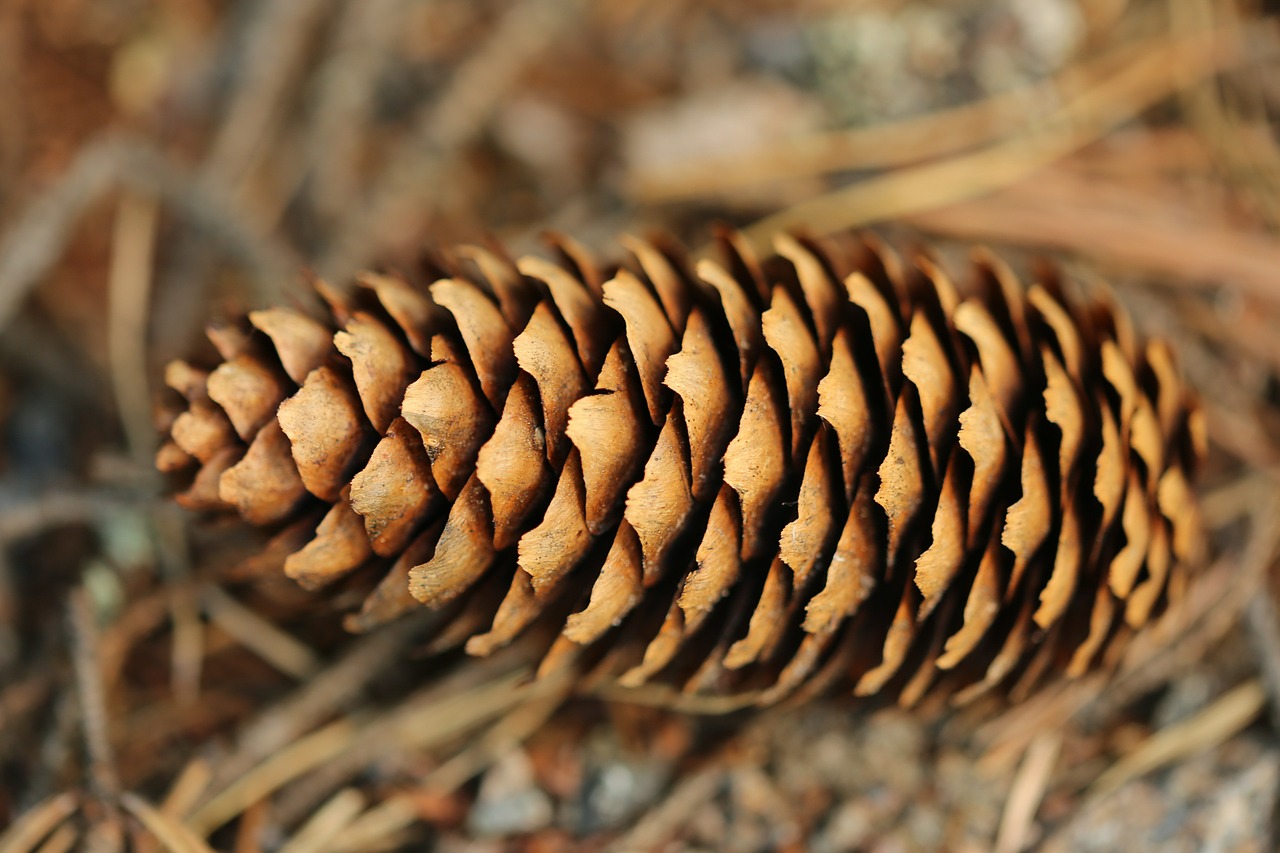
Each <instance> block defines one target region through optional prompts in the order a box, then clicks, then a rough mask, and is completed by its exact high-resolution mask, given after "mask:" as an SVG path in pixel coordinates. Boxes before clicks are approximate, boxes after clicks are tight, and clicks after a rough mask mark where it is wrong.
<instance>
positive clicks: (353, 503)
mask: <svg viewBox="0 0 1280 853" xmlns="http://www.w3.org/2000/svg"><path fill="white" fill-rule="evenodd" d="M624 243H625V246H626V248H627V250H628V252H629V254H630V258H629V260H628V261H627V262H626V263H625V264H623V265H622V266H620V267H617V268H616V269H613V268H610V269H607V270H602V269H601V268H600V267H599V266H598V265H597V264H596V262H595V261H593V260H592V259H590V258H589V257H588V256H587V254H586V253H585V252H583V251H582V250H581V248H580V247H578V246H576V245H575V244H573V243H572V242H570V241H568V240H564V239H558V240H557V241H556V242H555V254H556V256H557V257H556V260H555V261H554V262H553V261H548V260H543V259H539V258H532V257H530V258H523V259H521V260H520V261H518V262H515V263H511V262H509V261H507V260H505V259H503V258H500V257H498V256H497V255H495V254H494V253H492V252H489V251H487V250H483V249H477V248H465V249H459V250H458V251H457V253H456V255H455V256H454V257H452V258H451V259H450V260H448V261H446V262H441V266H440V268H438V269H433V271H432V273H431V279H432V283H431V284H429V285H426V286H422V285H418V284H413V283H410V282H408V281H407V280H406V279H404V278H402V277H399V276H394V275H392V276H386V275H372V274H370V275H366V276H363V277H361V278H360V280H359V285H360V287H358V288H356V291H355V293H354V294H353V295H350V296H338V295H336V294H335V293H334V291H332V290H331V289H330V288H328V287H326V286H324V285H319V286H318V287H319V290H320V292H321V294H322V295H323V296H324V297H325V300H326V302H327V303H328V317H327V319H326V320H324V321H317V320H315V319H312V318H310V317H307V316H305V315H303V314H301V313H298V312H295V311H292V310H289V309H284V308H274V309H270V310H266V311H256V312H253V313H251V314H250V315H249V316H248V317H247V318H245V319H244V320H243V321H240V322H238V323H233V324H229V325H222V326H217V327H214V328H211V329H210V330H209V336H210V338H211V340H212V341H213V343H214V345H215V346H216V348H217V350H218V351H219V353H220V354H221V357H222V359H223V360H222V363H221V364H219V365H218V366H217V367H215V368H214V369H213V370H212V371H211V372H206V371H204V370H201V369H199V368H196V367H193V366H191V365H189V364H187V363H185V362H175V363H173V364H171V365H169V368H168V370H167V373H166V381H167V383H168V384H169V385H170V386H171V387H172V388H174V389H175V390H176V391H178V392H179V393H180V394H181V395H182V397H184V398H185V401H186V408H185V410H184V411H182V412H181V413H180V414H176V417H173V418H172V419H171V421H170V435H171V441H170V442H169V443H167V444H166V445H165V446H164V448H163V449H162V450H161V451H160V455H159V459H158V464H159V467H160V468H161V469H163V470H165V471H170V472H177V471H194V477H193V479H192V480H191V483H190V487H189V488H188V489H187V490H186V491H185V492H183V493H182V494H181V495H179V496H178V500H179V501H180V502H182V503H183V504H184V505H186V506H188V507H191V508H194V509H202V510H222V509H234V510H235V511H237V512H239V513H240V515H241V516H243V517H244V518H245V519H246V520H248V521H249V522H251V523H252V524H255V525H266V526H272V527H279V528H280V532H279V533H278V535H277V536H276V541H275V544H274V546H273V547H274V549H275V550H276V552H278V553H282V554H288V557H287V559H285V560H284V562H283V568H284V572H285V574H287V575H288V576H289V577H291V578H293V579H295V580H296V581H297V582H298V583H300V584H302V585H303V586H305V587H308V588H311V589H319V588H321V587H324V586H326V585H328V584H331V583H333V582H334V581H336V580H337V579H339V578H344V577H348V578H349V577H351V576H355V577H361V576H364V575H368V574H376V575H377V576H378V577H377V580H376V583H375V582H373V581H367V582H368V583H369V584H370V585H371V591H370V592H369V593H368V595H367V598H365V601H364V605H363V608H362V609H361V610H360V611H359V612H358V613H353V614H351V615H349V616H348V619H347V624H348V626H349V627H350V628H351V629H352V630H357V631H358V630H365V629H367V628H369V627H371V626H373V625H376V624H378V623H382V622H385V621H387V620H390V619H392V618H394V617H396V616H398V615H401V614H403V613H405V612H406V611H409V610H411V609H413V608H415V607H418V606H421V605H425V606H427V607H432V608H451V609H450V610H449V611H448V612H449V614H450V616H449V620H448V622H449V625H448V628H447V629H446V634H447V636H448V637H452V638H455V639H456V640H457V641H462V640H465V643H466V649H467V651H468V652H470V653H472V654H475V655H485V654H488V653H490V652H491V651H493V650H494V649H496V648H498V647H500V646H503V645H505V644H507V643H509V642H511V641H512V640H513V639H515V638H516V637H517V635H520V634H521V633H522V632H526V629H528V628H530V626H531V625H533V624H534V623H535V622H537V623H539V624H543V625H546V624H550V625H551V626H552V627H553V629H554V633H555V634H556V635H557V636H556V639H555V640H554V641H553V642H550V643H549V644H547V651H546V654H545V656H544V657H543V658H542V671H543V672H546V671H548V670H551V669H555V668H558V667H561V666H564V665H567V664H568V662H569V661H571V660H572V661H576V662H577V665H583V666H585V665H586V662H589V663H590V664H591V665H592V666H594V667H595V671H596V672H598V673H605V674H608V675H610V676H614V677H616V678H617V679H618V680H619V681H620V682H621V684H623V685H640V684H642V683H645V682H648V681H657V682H661V683H666V684H672V685H676V686H679V687H682V688H683V689H684V690H686V691H691V692H693V691H697V692H707V693H716V694H734V695H739V696H746V697H749V698H750V699H752V700H754V701H758V702H761V703H764V702H771V701H776V700H777V699H779V698H781V697H783V696H786V695H789V694H791V693H793V692H795V691H796V690H797V689H798V688H800V687H801V685H805V689H806V691H816V690H818V689H822V688H828V687H832V686H838V685H839V684H842V683H843V684H846V685H851V686H852V688H853V689H854V691H855V692H856V693H857V694H859V695H869V694H873V693H880V692H882V691H885V692H890V693H892V694H893V695H897V696H899V698H900V700H901V701H904V702H912V701H915V700H916V699H918V698H919V697H920V696H922V695H923V694H924V693H925V691H926V690H930V689H933V690H937V691H942V692H945V693H948V694H952V695H954V696H956V697H957V698H960V699H964V698H967V697H972V696H975V695H978V694H980V693H983V692H986V691H988V690H990V689H991V688H993V687H997V686H1008V685H1010V684H1016V685H1020V686H1021V687H1022V688H1026V687H1027V686H1029V685H1031V684H1034V683H1035V682H1036V681H1037V680H1039V679H1040V677H1041V676H1042V675H1043V674H1044V673H1046V672H1047V671H1050V670H1059V671H1061V670H1065V671H1066V672H1067V673H1069V674H1073V675H1074V674H1078V673H1080V672H1083V671H1084V670H1086V669H1087V668H1088V667H1089V666H1090V665H1091V664H1092V663H1093V662H1095V661H1097V660H1099V659H1102V658H1103V650H1104V648H1105V647H1107V646H1108V645H1114V642H1113V641H1115V640H1116V639H1118V638H1120V637H1121V636H1122V635H1125V634H1127V633H1129V632H1130V631H1131V630H1132V629H1135V628H1138V627H1140V626H1142V625H1143V624H1144V623H1146V622H1147V621H1148V619H1149V618H1150V617H1151V616H1152V614H1153V613H1155V612H1156V611H1157V610H1159V609H1160V608H1162V607H1163V606H1165V604H1166V602H1167V600H1168V598H1169V597H1170V596H1175V595H1177V593H1178V592H1179V591H1180V590H1181V589H1182V588H1183V586H1184V584H1185V579H1186V571H1187V569H1188V568H1189V567H1190V566H1192V565H1194V564H1195V562H1196V560H1197V555H1196V552H1197V550H1198V548H1199V545H1200V536H1201V534H1200V530H1199V518H1198V513H1197V509H1196V503H1195V500H1194V496H1193V494H1192V492H1191V488H1190V485H1189V475H1190V473H1191V472H1192V469H1193V468H1194V467H1195V464H1196V460H1197V458H1198V457H1199V456H1201V455H1202V454H1203V447H1204V443H1205V438H1204V426H1203V418H1202V417H1201V416H1200V413H1199V410H1198V409H1197V408H1196V405H1195V403H1194V401H1193V400H1192V398H1191V396H1190V395H1189V394H1188V392H1187V391H1186V390H1185V389H1184V388H1183V386H1182V385H1181V384H1180V381H1179V377H1178V372H1177V369H1176V367H1175V365H1174V361H1173V357H1172V354H1171V353H1170V351H1169V349H1168V348H1167V347H1166V346H1165V345H1163V344H1162V343H1159V342H1151V343H1147V344H1142V343H1140V342H1139V341H1138V340H1137V339H1136V338H1135V335H1134V332H1133V330H1132V327H1131V325H1130V322H1129V320H1128V318H1127V317H1126V315H1125V314H1124V313H1123V311H1121V310H1120V309H1119V308H1118V306H1117V305H1116V304H1115V303H1114V301H1112V299H1111V298H1110V297H1109V296H1108V295H1106V294H1105V293H1102V292H1099V293H1094V294H1091V295H1090V296H1089V298H1088V299H1085V300H1080V299H1074V300H1073V299H1071V298H1069V297H1068V295H1067V289H1066V287H1065V286H1064V284H1063V283H1061V282H1059V281H1057V280H1056V279H1055V278H1054V277H1053V276H1049V280H1047V281H1045V282H1044V283H1043V284H1038V285H1036V286H1034V287H1032V288H1030V289H1029V290H1024V289H1023V287H1022V285H1021V284H1019V283H1018V281H1017V280H1016V278H1015V276H1014V275H1013V273H1012V272H1011V271H1010V270H1009V268H1008V267H1007V266H1006V265H1005V264H1004V263H1003V262H1001V261H1000V260H999V259H998V258H997V257H995V256H993V255H992V254H990V253H989V252H986V251H984V250H977V251H975V252H974V253H973V275H972V276H971V277H972V279H973V281H972V283H971V284H970V286H968V287H967V288H966V289H965V293H964V295H963V296H962V295H961V293H960V292H959V291H958V289H957V288H956V287H955V286H954V285H953V284H952V282H951V280H950V279H949V278H948V277H947V275H946V274H945V273H944V272H942V271H941V270H940V269H939V268H938V267H937V266H936V265H935V264H934V263H932V262H931V261H930V260H929V259H928V258H927V257H925V256H918V257H914V258H913V259H912V260H913V263H912V264H911V265H906V264H904V263H903V262H902V261H901V260H900V259H899V258H898V257H897V256H896V255H894V254H893V252H892V251H891V250H889V249H888V248H887V247H885V246H884V245H883V244H881V243H880V242H878V241H877V240H875V239H874V238H864V237H855V236H852V235H845V236H842V237H837V238H829V239H825V240H822V241H809V240H800V239H794V238H792V237H788V236H785V235H779V236H778V237H777V239H776V240H775V243H774V245H775V248H776V254H775V255H772V256H770V257H768V258H765V259H764V260H763V261H758V260H757V259H756V258H755V257H754V256H753V255H752V253H751V252H750V251H748V249H747V248H746V247H745V245H744V243H743V241H742V240H741V239H740V238H738V237H737V236H735V235H733V234H724V235H722V236H721V237H720V239H719V248H720V250H721V254H722V256H723V259H724V260H723V262H722V263H714V262H710V261H704V262H701V263H699V264H697V266H696V270H694V271H691V270H689V269H688V268H687V267H686V265H685V264H684V263H683V262H682V261H681V260H680V259H679V258H678V256H677V254H676V253H674V252H672V251H668V250H664V249H659V248H658V247H656V246H654V245H652V244H650V243H646V242H642V241H639V240H626V241H624ZM334 328H336V329H338V331H337V332H336V333H335V332H334ZM357 570H359V571H357ZM526 633H529V634H530V636H537V634H536V632H526Z"/></svg>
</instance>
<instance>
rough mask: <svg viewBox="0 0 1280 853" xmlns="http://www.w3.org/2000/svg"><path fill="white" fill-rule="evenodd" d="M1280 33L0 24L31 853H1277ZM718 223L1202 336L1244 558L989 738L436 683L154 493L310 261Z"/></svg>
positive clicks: (700, 16)
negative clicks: (1040, 284)
mask: <svg viewBox="0 0 1280 853" xmlns="http://www.w3.org/2000/svg"><path fill="white" fill-rule="evenodd" d="M1272 7H1273V4H1269V3H1263V2H1261V0H1258V2H1244V0H1242V2H1241V3H1239V4H1232V3H1230V2H1218V0H1194V2H1193V0H1186V2H1182V0H1177V2H1156V0H996V2H986V1H985V0H954V2H948V3H925V2H912V0H871V2H857V3H841V2H837V0H804V2H800V3H781V2H773V0H753V2H743V0H736V2H734V1H733V0H693V2H685V0H609V2H607V3H606V2H588V0H514V2H512V1H511V0H501V2H499V0H481V2H476V0H363V2H354V0H352V2H339V0H293V2H249V1H248V0H243V2H237V0H41V2H24V0H16V1H15V2H8V3H4V4H0V93H3V95H2V96H0V413H3V417H2V418H0V423H2V424H3V426H2V429H0V851H4V853H9V851H32V850H43V851H56V850H70V849H91V850H102V851H109V850H122V849H136V850H144V851H145V850H158V849H171V850H179V851H202V850H207V849H210V848H211V847H212V848H214V849H234V850H236V851H242V853H250V851H256V850H284V851H289V853H299V851H320V850H326V851H337V850H353V851H357V850H358V851H365V850H378V849H402V848H408V849H420V845H422V844H423V843H424V841H425V842H429V843H430V844H431V845H433V849H438V850H443V851H451V850H458V851H461V850H480V851H487V850H494V851H506V850H527V851H549V850H560V849H583V850H604V849H617V850H659V849H671V850H676V849H681V850H685V849H687V850H698V849H702V850H729V851H763V850H788V849H789V850H797V851H798V850H814V851H841V850H875V851H898V850H904V851H905V850H954V851H966V850H972V851H979V850H996V851H1000V852H1001V853H1012V851H1018V850H1023V849H1030V848H1034V849H1044V850H1059V851H1081V850H1099V851H1101V850H1118V849H1119V850H1127V849H1161V850H1188V851H1191V850H1216V851H1250V850H1258V851H1263V850H1274V849H1277V847H1278V846H1280V836H1277V825H1276V820H1275V817H1276V810H1277V804H1278V803H1280V744H1278V743H1277V740H1276V735H1277V732H1278V731H1280V619H1277V615H1276V605H1275V601H1276V598H1275V596H1276V592H1277V590H1276V580H1277V576H1276V573H1275V567H1276V564H1277V561H1278V560H1280V488H1278V485H1280V335H1278V334H1277V330H1278V329H1280V239H1277V236H1276V233H1277V229H1278V228H1280V144H1277V141H1276V132H1277V128H1278V127H1280V87H1277V82H1280V73H1277V72H1278V71H1280V29H1277V26H1276V19H1275V18H1274V17H1271V18H1268V17H1266V16H1267V14H1268V12H1270V11H1272ZM714 223H729V224H732V225H734V226H739V227H742V228H744V229H745V233H746V235H747V236H748V238H749V239H752V240H755V241H757V242H760V241H761V240H762V237H761V235H764V234H767V233H768V232H769V231H770V230H772V229H776V228H797V229H804V230H807V231H809V232H811V233H822V232H828V231H834V230H838V229H844V228H858V227H872V228H875V229H876V230H878V231H880V232H881V233H883V234H885V235H887V236H888V237H890V238H891V239H896V240H903V241H908V242H909V241H911V240H917V239H920V238H925V239H928V240H929V241H930V242H932V243H934V244H935V245H937V246H938V251H939V254H940V256H941V257H942V258H943V259H944V260H948V261H952V260H957V259H958V260H959V262H960V263H959V264H958V265H957V266H956V269H957V270H961V269H962V265H963V259H964V257H965V249H964V247H965V246H966V245H969V244H971V243H974V242H979V243H984V244H986V245H989V246H991V247H993V248H995V249H998V250H999V251H1001V252H1002V253H1004V254H1006V255H1007V256H1008V257H1010V258H1011V259H1013V260H1014V262H1015V266H1017V267H1018V268H1019V269H1021V270H1023V271H1025V270H1029V269H1031V268H1032V261H1033V259H1034V258H1035V257H1038V256H1044V255H1048V256H1052V257H1053V258H1055V259H1056V260H1057V262H1058V263H1060V264H1061V265H1062V266H1063V267H1064V268H1065V269H1066V270H1067V272H1068V273H1069V274H1071V275H1073V276H1076V277H1079V278H1082V279H1085V280H1091V279H1099V278H1102V279H1107V280H1109V281H1110V282H1111V283H1112V284H1113V285H1114V287H1115V288H1116V290H1117V292H1118V294H1119V296H1120V298H1121V300H1122V301H1123V302H1124V303H1126V304H1127V305H1128V306H1129V307H1130V309H1131V310H1132V311H1133V313H1134V315H1135V318H1136V321H1137V325H1138V327H1139V328H1140V329H1141V330H1142V331H1144V332H1146V333H1149V334H1158V335H1162V336H1164V337H1165V338H1167V339H1169V340H1171V341H1172V342H1173V343H1174V344H1175V349H1177V350H1178V351H1179V352H1180V353H1181V355H1182V366H1183V369H1184V371H1185V372H1186V374H1187V376H1188V377H1189V380H1190V383H1191V384H1192V385H1193V386H1194V387H1196V388H1198V389H1201V391H1202V394H1203V398H1204V404H1205V408H1206V412H1207V414H1208V415H1209V423H1210V433H1211V437H1212V453H1211V458H1210V460H1209V462H1208V464H1207V465H1206V466H1205V470H1204V472H1203V476H1202V478H1201V480H1202V483H1201V486H1202V496H1203V506H1204V512H1205V517H1206V519H1207V521H1208V527H1209V537H1210V539H1209V543H1208V545H1209V549H1208V550H1209V553H1210V556H1211V558H1210V561H1209V564H1208V565H1207V566H1206V567H1205V568H1204V570H1203V571H1202V572H1201V573H1199V574H1198V575H1197V576H1196V577H1195V579H1194V580H1193V582H1192V584H1191V587H1190V589H1189V591H1188V594H1187V595H1185V596H1184V597H1183V598H1182V599H1181V601H1180V603H1179V604H1178V605H1177V606H1176V607H1174V608H1172V609H1171V610H1170V611H1169V613H1167V614H1166V616H1165V618H1164V619H1163V621H1162V622H1161V623H1160V624H1159V625H1158V626H1156V627H1155V628H1154V629H1153V630H1152V631H1150V632H1148V633H1146V634H1145V635H1143V636H1142V637H1140V638H1139V639H1138V640H1136V641H1135V642H1134V643H1133V644H1132V646H1131V647H1130V648H1129V649H1128V652H1127V654H1126V656H1125V657H1124V658H1123V660H1122V661H1121V662H1120V663H1119V664H1118V667H1117V668H1116V671H1115V672H1110V673H1106V674H1103V675H1095V676H1088V677H1085V678H1082V679H1079V680H1075V681H1069V682H1063V683H1060V684H1057V685H1056V686H1054V687H1051V688H1049V689H1047V690H1045V691H1044V692H1042V693H1040V694H1038V695H1036V696H1034V697H1032V698H1031V699H1029V700H1028V701H1026V702H1023V703H1020V704H1017V705H1014V706H1012V707H1005V706H1003V705H1001V704H999V703H992V704H988V705H981V706H974V707H968V708H964V709H960V710H951V709H947V708H945V707H941V706H939V707H933V708H922V709H913V710H904V709H899V708H897V707H878V708H875V707H873V708H862V707H857V708H855V707H853V706H852V705H851V704H850V703H849V702H848V701H846V700H843V699H841V698H839V697H835V698H832V699H831V700H828V701H822V702H818V703H815V704H810V705H807V706H804V707H801V708H778V709H772V710H770V711H767V712H763V713H760V714H756V715H753V716H738V715H733V716H730V717H712V716H694V715H687V714H680V713H676V712H674V711H672V710H670V709H664V708H661V707H641V706H638V705H634V704H623V703H619V702H614V701H609V700H608V698H607V697H603V696H593V695H576V696H573V697H571V698H569V699H568V700H566V699H565V690H566V688H565V687H564V685H558V684H555V683H551V684H547V683H543V682H539V683H534V684H530V683H527V682H526V681H524V680H522V679H520V678H518V677H517V676H516V675H513V672H514V671H515V670H514V668H513V658H512V656H510V655H502V654H499V655H496V656H495V657H493V658H491V659H487V660H485V661H484V662H481V663H472V664H468V665H465V666H462V665H459V662H458V661H457V660H455V659H453V658H447V659H440V660H422V659H420V657H417V656H414V655H413V654H412V651H413V649H414V648H415V637H416V634H415V624H414V622H413V620H409V621H408V622H406V623H400V624H397V625H395V626H392V627H391V628H390V629H388V630H383V631H378V632H375V633H372V634H370V635H367V636H363V637H359V638H353V637H346V636H343V635H342V634H341V632H339V631H335V630H334V627H333V623H334V619H333V618H332V615H333V614H332V611H331V610H328V609H325V608H317V607H316V606H315V604H314V603H313V602H311V601H310V600H309V597H308V596H307V595H305V594H304V593H302V592H300V591H298V590H295V589H293V588H292V587H290V586H289V585H287V584H286V583H282V582H280V581H278V580H277V581H271V580H265V581H264V580H262V579H260V578H258V579H252V578H251V574H252V573H251V572H247V571H246V570H245V567H244V566H245V560H246V554H248V553H249V552H250V550H251V549H252V548H253V547H254V545H255V543H256V541H257V540H255V539H254V538H253V537H252V536H251V535H250V534H248V533H247V532H245V531H243V530H241V529H239V528H238V527H236V526H234V525H227V524H224V523H219V522H217V521H212V520H208V519H199V518H195V517H193V516H189V515H187V514H184V513H182V512H180V511H178V510H177V509H176V508H175V507H174V506H172V505H171V503H170V501H169V500H168V499H167V498H166V495H165V486H164V483H163V482H162V481H161V479H160V478H159V477H158V475H156V474H155V472H154V471H153V468H152V462H151V460H152V458H153V455H154V452H155V448H156V436H155V434H154V428H153V426H152V421H151V414H152V400H153V393H154V391H155V389H156V388H157V387H158V384H159V376H160V370H161V367H162V365H163V364H164V363H165V362H166V361H167V360H168V359H170V358H172V357H175V356H179V355H183V354H186V353H187V352H188V351H189V350H190V349H191V348H192V347H193V346H194V345H195V343H194V342H196V341H197V340H198V339H199V337H200V329H201V327H202V326H203V324H204V323H205V322H206V321H207V320H208V319H210V318H211V317H215V316H221V315H226V314H228V313H231V312H235V311H239V310H243V309H244V308H245V307H251V306H257V305H262V304H267V303H271V302H276V301H280V300H286V301H287V300H296V299H300V298H302V297H301V296H300V294H301V293H302V289H301V288H302V284H301V283H302V280H303V279H302V276H301V274H300V271H301V270H302V269H304V268H307V269H312V270H315V271H317V272H318V273H319V274H321V275H323V276H326V277H328V278H330V279H332V280H344V279H346V278H347V277H349V276H350V275H351V274H352V273H353V272H354V271H356V270H358V269H361V268H363V267H365V266H368V265H371V264H377V265H389V266H395V265H397V264H411V263H413V261H414V260H415V258H416V255H417V253H418V252H420V251H421V250H422V249H423V247H424V246H430V245H438V244H449V243H451V242H455V241H471V242H475V241H479V240H482V239H486V238H487V237H489V236H493V237H496V238H497V239H499V240H501V241H502V242H503V243H504V244H505V245H506V246H508V247H509V248H510V250H511V252H512V253H513V254H521V253H526V252H537V251H540V250H541V245H542V244H541V242H540V235H541V234H543V233H545V232H546V231H548V230H557V231H562V232H565V233H569V234H572V235H574V236H575V237H576V238H577V239H578V240H580V241H581V242H582V243H584V244H585V245H587V246H588V247H590V248H592V249H593V250H595V251H597V252H599V253H601V254H602V255H606V256H607V255H609V254H610V253H611V252H612V251H613V250H612V249H611V248H610V247H611V246H613V245H614V240H615V238H616V236H617V235H619V234H623V233H640V234H644V233H654V232H657V233H664V234H673V235H675V236H677V237H678V238H680V239H682V240H685V241H688V242H689V244H690V245H693V246H698V245H700V244H703V243H705V242H707V241H708V239H709V235H710V233H711V225H712V224H714ZM566 701H567V704H566ZM6 824H7V825H8V828H7V829H5V826H6Z"/></svg>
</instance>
